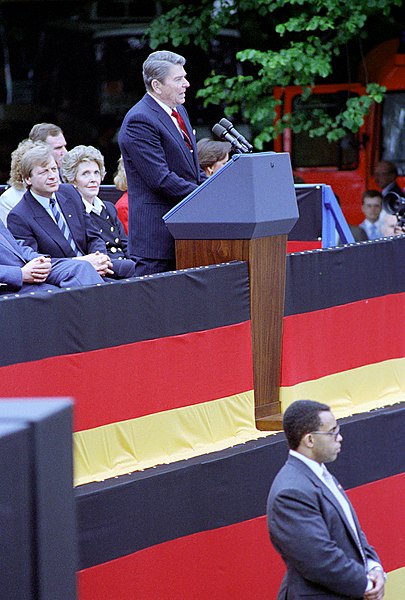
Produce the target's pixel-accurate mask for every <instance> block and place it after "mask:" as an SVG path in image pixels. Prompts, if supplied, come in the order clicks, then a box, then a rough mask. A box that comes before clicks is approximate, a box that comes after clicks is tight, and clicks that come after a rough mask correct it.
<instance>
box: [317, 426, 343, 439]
mask: <svg viewBox="0 0 405 600" xmlns="http://www.w3.org/2000/svg"><path fill="white" fill-rule="evenodd" d="M311 434H314V435H333V436H334V438H335V441H336V440H337V438H338V435H339V434H340V427H339V425H338V426H337V427H336V429H335V431H311Z"/></svg>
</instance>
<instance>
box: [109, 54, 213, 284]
mask: <svg viewBox="0 0 405 600" xmlns="http://www.w3.org/2000/svg"><path fill="white" fill-rule="evenodd" d="M185 62H186V61H185V59H184V57H182V56H180V55H179V54H175V53H174V52H169V51H165V50H162V51H158V52H152V54H150V55H149V56H148V58H147V59H146V61H145V62H144V64H143V79H144V83H145V87H146V94H145V95H144V97H143V98H142V99H141V100H140V101H139V102H138V103H137V104H135V105H134V106H133V107H132V108H131V109H130V110H129V111H128V113H127V114H126V116H125V118H124V121H123V123H122V126H121V129H120V132H119V136H118V142H119V145H120V149H121V153H122V156H123V159H124V165H125V171H126V174H127V180H128V208H129V224H128V242H129V252H130V254H131V257H132V258H133V259H134V260H135V262H136V266H135V273H136V275H138V276H139V275H147V274H151V273H159V272H162V271H170V270H173V269H175V268H176V262H175V248H174V239H173V237H172V236H171V234H170V233H169V231H168V230H167V228H166V225H165V224H164V222H163V220H162V217H163V215H164V214H166V213H167V212H168V211H169V210H170V209H171V208H172V207H173V206H175V205H176V204H178V202H180V201H181V200H182V199H183V198H185V197H186V196H187V195H188V194H190V193H191V192H192V191H193V190H195V189H196V188H197V186H198V185H199V184H200V183H201V182H202V181H203V180H205V179H206V175H205V173H204V172H203V171H202V170H201V168H200V166H199V163H198V157H197V148H196V141H195V134H194V132H193V130H192V128H191V124H190V121H189V118H188V115H187V112H186V110H185V108H184V107H183V106H182V105H183V104H184V102H185V97H186V90H187V88H188V87H189V86H190V84H189V82H188V81H187V79H186V75H187V74H186V71H185V69H184V65H185Z"/></svg>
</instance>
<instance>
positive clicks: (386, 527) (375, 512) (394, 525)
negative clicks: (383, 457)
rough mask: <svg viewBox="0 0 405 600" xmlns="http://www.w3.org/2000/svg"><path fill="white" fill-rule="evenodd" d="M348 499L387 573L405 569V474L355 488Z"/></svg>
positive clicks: (349, 492) (350, 491)
mask: <svg viewBox="0 0 405 600" xmlns="http://www.w3.org/2000/svg"><path fill="white" fill-rule="evenodd" d="M387 435H389V432H388V433H387ZM382 451H383V450H382ZM348 496H349V498H350V500H351V502H352V503H353V506H354V507H355V509H356V513H357V516H358V517H359V520H360V523H361V526H362V528H363V530H364V532H365V534H366V536H367V539H368V541H369V543H370V544H371V545H372V546H374V548H375V549H376V551H377V553H378V556H379V557H380V559H381V561H382V563H383V566H384V568H385V570H386V571H394V570H395V569H399V568H400V567H405V517H404V498H405V473H400V474H399V475H394V476H392V477H387V478H386V479H380V480H379V481H373V482H372V483H367V484H366V485H362V486H360V487H357V488H353V489H352V490H349V491H348Z"/></svg>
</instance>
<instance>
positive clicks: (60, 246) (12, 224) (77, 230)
mask: <svg viewBox="0 0 405 600" xmlns="http://www.w3.org/2000/svg"><path fill="white" fill-rule="evenodd" d="M56 198H57V200H58V203H59V206H60V208H61V210H62V212H63V215H64V217H65V220H66V222H67V224H68V225H69V229H70V232H71V234H72V237H73V239H74V241H75V243H76V245H77V247H78V248H79V250H80V251H81V252H82V253H83V254H90V253H92V252H96V251H97V250H99V251H100V252H103V253H104V254H106V252H107V249H106V245H105V242H104V241H103V240H102V238H101V236H100V234H99V232H98V231H97V229H96V228H95V227H94V225H93V224H92V222H91V220H90V217H89V215H88V214H87V213H86V211H85V208H84V205H83V202H82V199H81V196H80V194H79V193H78V192H77V190H76V189H75V188H74V187H73V186H72V185H69V184H62V185H61V186H60V188H59V190H58V191H57V192H56ZM7 227H8V228H9V230H10V231H11V233H12V234H13V235H14V237H15V238H16V239H19V240H22V241H23V242H24V243H25V244H27V245H28V246H31V248H33V249H34V250H36V251H38V252H40V253H42V254H49V255H50V256H51V257H52V258H71V257H74V256H75V254H74V252H73V250H72V248H71V246H70V244H69V242H68V241H67V240H66V238H65V237H64V235H63V233H62V232H61V230H60V229H59V227H58V226H57V225H56V223H55V221H54V220H53V219H52V217H51V216H50V215H48V213H47V212H46V210H45V209H44V208H43V206H41V205H40V204H39V202H38V201H37V200H35V198H34V197H33V196H32V194H31V192H30V191H29V190H28V191H27V192H25V194H24V196H23V197H22V198H21V200H20V202H19V203H18V204H17V205H16V206H15V207H14V208H13V209H12V210H11V211H10V212H9V215H8V217H7Z"/></svg>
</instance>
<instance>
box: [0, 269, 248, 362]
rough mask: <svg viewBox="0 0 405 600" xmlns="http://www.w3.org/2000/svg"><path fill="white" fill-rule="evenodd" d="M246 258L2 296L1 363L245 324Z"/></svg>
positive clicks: (0, 313) (0, 323) (246, 316)
mask: <svg viewBox="0 0 405 600" xmlns="http://www.w3.org/2000/svg"><path fill="white" fill-rule="evenodd" d="M249 318H250V309H249V278H248V268H247V263H245V262H238V261H235V262H232V263H224V264H222V265H213V266H210V267H199V268H194V269H187V270H183V271H176V272H171V273H162V274H159V275H154V276H151V277H147V278H142V279H133V280H126V281H116V282H112V283H109V284H104V285H100V286H89V287H86V288H78V289H74V290H70V291H65V290H63V291H56V292H52V293H51V294H47V293H39V294H35V295H33V296H21V297H19V298H14V297H11V296H8V297H7V298H6V299H5V298H4V297H3V299H1V300H0V331H1V346H0V366H5V365H11V364H15V363H19V362H26V361H32V360H39V359H42V358H47V357H50V356H61V355H63V354H71V353H78V352H86V351H90V350H98V349H100V348H111V347H113V346H120V345H122V344H130V343H133V342H139V341H143V340H149V339H157V338H162V337H168V336H173V335H180V334H183V333H189V332H193V331H204V330H206V329H214V328H216V327H223V326H226V325H233V324H236V323H241V322H243V321H247V320H249Z"/></svg>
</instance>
